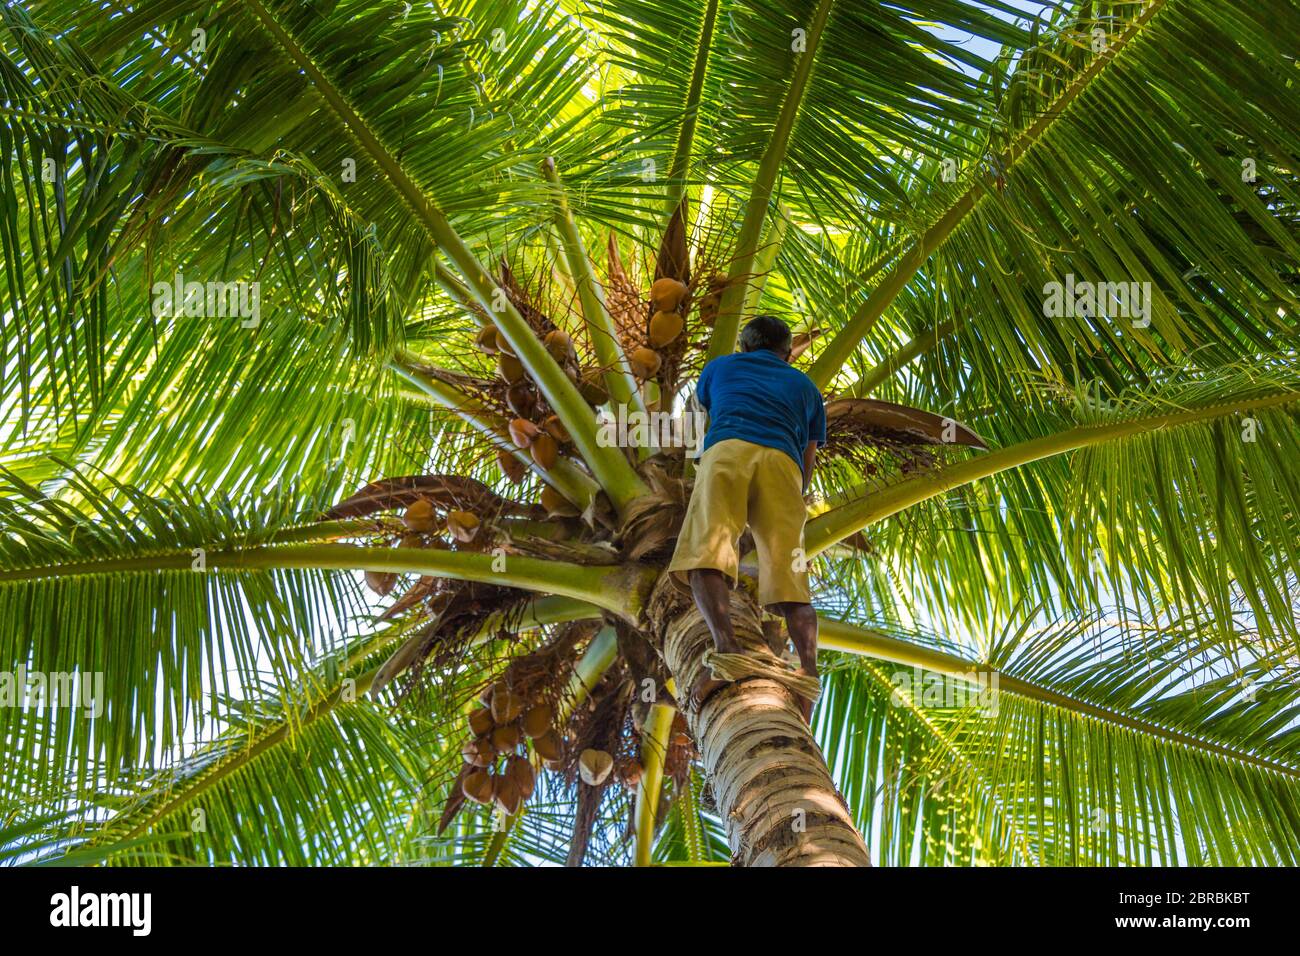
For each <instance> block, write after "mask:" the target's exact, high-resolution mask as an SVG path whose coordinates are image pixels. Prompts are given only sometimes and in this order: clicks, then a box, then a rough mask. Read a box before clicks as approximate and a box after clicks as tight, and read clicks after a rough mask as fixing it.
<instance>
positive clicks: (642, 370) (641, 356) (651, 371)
mask: <svg viewBox="0 0 1300 956" xmlns="http://www.w3.org/2000/svg"><path fill="white" fill-rule="evenodd" d="M627 361H628V364H629V365H631V366H632V374H633V375H635V376H636V377H637V378H639V379H647V378H654V375H655V373H656V372H658V371H659V366H660V365H662V364H663V359H662V358H660V357H659V353H658V352H656V351H655V350H654V349H647V348H639V349H634V350H633V351H632V353H631V354H630V355H628V357H627Z"/></svg>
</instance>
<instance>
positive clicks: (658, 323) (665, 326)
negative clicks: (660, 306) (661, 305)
mask: <svg viewBox="0 0 1300 956" xmlns="http://www.w3.org/2000/svg"><path fill="white" fill-rule="evenodd" d="M684 328H686V321H685V320H684V319H683V318H682V317H681V316H680V315H678V314H677V313H676V312H656V313H655V314H654V316H653V317H652V318H651V319H650V346H651V347H652V348H656V349H661V348H663V347H664V346H665V345H667V344H668V343H669V342H671V341H672V340H673V339H675V338H677V336H679V335H681V334H682V329H684Z"/></svg>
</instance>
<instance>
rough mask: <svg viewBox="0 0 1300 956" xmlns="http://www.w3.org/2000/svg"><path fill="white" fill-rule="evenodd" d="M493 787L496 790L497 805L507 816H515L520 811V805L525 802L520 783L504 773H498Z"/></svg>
mask: <svg viewBox="0 0 1300 956" xmlns="http://www.w3.org/2000/svg"><path fill="white" fill-rule="evenodd" d="M492 782H493V789H494V791H495V796H496V802H497V807H499V808H500V810H501V812H502V813H504V814H505V815H506V816H508V817H510V816H514V815H515V814H516V813H518V812H519V807H520V805H521V804H523V802H524V795H523V793H522V792H521V791H520V790H519V784H517V783H515V782H514V780H512V779H510V778H509V777H507V776H504V775H498V776H497V777H495V778H493V781H492Z"/></svg>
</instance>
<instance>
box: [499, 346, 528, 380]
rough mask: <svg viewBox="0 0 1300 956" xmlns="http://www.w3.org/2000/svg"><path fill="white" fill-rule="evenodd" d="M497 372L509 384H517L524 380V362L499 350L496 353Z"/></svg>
mask: <svg viewBox="0 0 1300 956" xmlns="http://www.w3.org/2000/svg"><path fill="white" fill-rule="evenodd" d="M497 374H498V375H500V376H501V378H502V379H503V380H505V381H507V382H509V383H510V384H511V385H517V384H519V383H520V382H522V381H523V380H524V363H523V362H521V361H519V359H517V358H515V357H514V356H513V355H507V354H506V353H505V352H501V353H499V354H498V355H497Z"/></svg>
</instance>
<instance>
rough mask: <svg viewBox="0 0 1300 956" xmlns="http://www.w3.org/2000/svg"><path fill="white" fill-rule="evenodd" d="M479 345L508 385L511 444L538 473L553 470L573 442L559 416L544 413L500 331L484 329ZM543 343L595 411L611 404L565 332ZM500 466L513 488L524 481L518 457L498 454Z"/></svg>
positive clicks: (554, 331)
mask: <svg viewBox="0 0 1300 956" xmlns="http://www.w3.org/2000/svg"><path fill="white" fill-rule="evenodd" d="M476 342H477V345H478V347H479V349H480V350H482V351H483V352H486V353H487V354H488V355H495V356H496V360H497V374H498V375H499V376H500V377H501V379H502V381H504V382H505V383H506V404H507V405H509V406H510V411H511V412H512V413H513V414H514V415H515V418H514V419H513V420H512V421H511V422H510V440H511V441H512V442H514V444H515V446H516V447H517V448H519V449H521V450H523V451H527V452H528V455H529V457H530V458H532V460H533V463H534V464H536V465H537V466H538V467H539V468H541V469H542V470H543V471H550V470H551V469H552V468H554V467H555V463H556V462H557V461H558V460H559V458H560V452H561V450H562V449H563V448H564V447H565V446H568V445H570V444H571V443H572V441H573V439H572V438H571V437H570V436H569V432H568V429H566V428H565V427H564V423H563V422H561V421H560V418H559V416H558V415H551V414H542V412H543V411H544V409H543V408H542V405H541V400H540V398H539V396H538V394H537V390H536V389H535V388H534V387H533V384H532V383H531V382H530V381H528V376H527V374H526V372H525V370H524V363H523V362H521V361H519V359H518V357H517V356H516V355H515V352H514V349H513V348H511V346H510V343H509V342H508V341H507V340H506V337H505V336H504V335H502V334H501V330H500V329H498V328H497V327H496V326H495V325H491V324H489V325H485V326H483V328H481V329H479V333H478V338H477V340H476ZM542 344H543V345H545V346H546V350H547V351H548V352H550V353H551V355H552V357H554V359H555V361H556V362H558V363H559V365H560V367H561V368H562V369H564V372H565V374H566V375H567V376H569V379H570V380H571V381H572V382H573V383H574V384H575V385H577V386H578V390H579V391H580V392H581V393H582V396H583V398H585V399H586V400H587V401H588V402H589V403H591V404H592V405H593V406H596V405H599V404H601V403H603V402H606V401H608V400H609V395H608V394H607V393H606V392H605V390H604V386H603V385H602V384H601V380H600V375H599V374H598V372H597V370H594V369H589V370H586V371H584V370H583V369H582V368H581V366H579V364H578V356H577V352H576V351H575V350H574V348H573V340H572V339H571V338H570V337H569V334H568V333H567V332H565V331H564V330H563V329H552V330H551V331H550V332H548V333H546V335H545V336H544V337H543V338H542ZM497 462H498V463H499V464H500V466H501V471H502V473H503V474H504V475H505V476H506V477H507V478H508V479H510V481H511V482H512V483H513V484H519V483H520V482H522V481H523V480H524V477H525V475H526V474H527V471H528V469H527V468H526V466H525V465H524V463H523V462H522V461H520V460H519V458H517V457H516V456H515V455H512V454H511V453H510V452H508V451H505V450H501V451H498V452H497Z"/></svg>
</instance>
